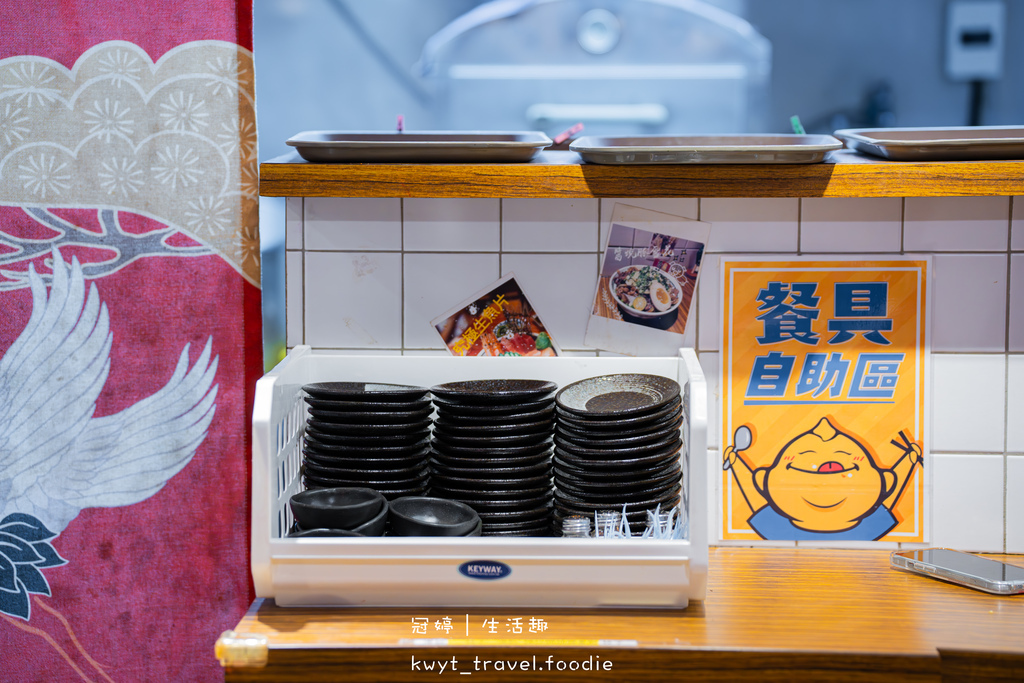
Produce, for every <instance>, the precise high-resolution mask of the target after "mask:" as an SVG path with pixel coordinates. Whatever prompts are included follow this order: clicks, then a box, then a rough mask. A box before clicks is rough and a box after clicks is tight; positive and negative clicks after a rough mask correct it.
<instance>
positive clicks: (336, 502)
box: [289, 487, 386, 529]
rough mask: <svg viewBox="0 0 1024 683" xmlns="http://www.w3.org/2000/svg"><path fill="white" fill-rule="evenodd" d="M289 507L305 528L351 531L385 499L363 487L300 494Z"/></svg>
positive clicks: (376, 510) (367, 519)
mask: <svg viewBox="0 0 1024 683" xmlns="http://www.w3.org/2000/svg"><path fill="white" fill-rule="evenodd" d="M289 504H290V506H291V509H292V514H293V515H295V519H296V520H297V521H298V523H299V525H300V526H301V527H302V528H304V529H354V528H355V527H357V526H359V525H360V524H363V523H364V522H367V521H369V520H371V519H373V517H374V516H375V515H376V514H377V513H379V512H380V510H381V508H382V507H386V504H385V502H384V496H382V495H381V494H379V493H378V492H377V491H374V490H373V489H369V488H364V487H339V488H333V489H316V490H313V491H300V492H299V493H296V494H295V495H294V496H292V497H291V500H290V501H289Z"/></svg>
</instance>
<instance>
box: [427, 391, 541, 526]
mask: <svg viewBox="0 0 1024 683" xmlns="http://www.w3.org/2000/svg"><path fill="white" fill-rule="evenodd" d="M557 388H558V387H557V386H556V385H555V383H554V382H548V381H545V380H475V381H466V382H449V383H447V384H439V385H437V386H434V387H431V389H430V391H431V393H432V394H433V401H434V406H435V407H436V408H437V416H436V418H435V421H434V431H433V437H432V439H431V449H432V455H431V477H430V486H431V495H433V496H437V497H440V498H448V499H452V500H458V501H460V502H463V503H466V504H467V505H469V506H470V507H472V508H473V509H474V510H476V511H477V513H478V514H479V515H480V519H481V520H482V523H483V529H482V531H483V535H484V536H547V535H550V527H551V513H552V501H553V489H552V484H551V453H552V445H553V441H552V435H553V433H554V426H555V407H554V401H555V399H554V393H555V390H556V389H557Z"/></svg>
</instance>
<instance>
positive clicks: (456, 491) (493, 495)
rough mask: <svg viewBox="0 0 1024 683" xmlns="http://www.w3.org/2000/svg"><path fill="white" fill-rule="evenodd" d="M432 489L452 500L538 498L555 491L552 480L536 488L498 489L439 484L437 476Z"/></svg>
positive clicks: (432, 483)
mask: <svg viewBox="0 0 1024 683" xmlns="http://www.w3.org/2000/svg"><path fill="white" fill-rule="evenodd" d="M430 490H431V491H434V492H435V495H436V496H437V497H438V498H451V499H452V500H484V499H486V500H526V499H528V498H538V497H540V496H544V495H548V494H549V493H552V492H553V489H552V485H551V482H550V480H549V481H548V482H547V484H546V485H545V486H538V487H535V488H516V489H508V490H507V491H502V490H496V489H491V488H486V487H480V488H450V487H448V486H444V485H439V484H438V483H437V477H432V478H431V479H430Z"/></svg>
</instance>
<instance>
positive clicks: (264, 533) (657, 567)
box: [252, 346, 708, 607]
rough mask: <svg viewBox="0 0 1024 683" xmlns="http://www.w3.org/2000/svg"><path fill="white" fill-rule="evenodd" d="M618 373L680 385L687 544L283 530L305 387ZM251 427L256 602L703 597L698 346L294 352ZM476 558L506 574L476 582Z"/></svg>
mask: <svg viewBox="0 0 1024 683" xmlns="http://www.w3.org/2000/svg"><path fill="white" fill-rule="evenodd" d="M611 373H647V374H653V375H662V376H665V377H669V378H671V379H674V380H676V381H677V382H679V384H680V386H681V387H682V392H683V414H684V421H683V425H682V427H681V428H680V430H681V436H682V438H683V440H684V447H683V449H682V452H681V454H680V460H681V464H682V477H683V507H684V510H685V512H686V513H687V515H688V534H687V535H686V536H684V538H682V539H678V540H677V539H641V538H628V539H627V538H571V539H563V538H514V537H475V538H444V537H411V536H410V537H383V538H287V537H286V536H287V532H288V529H289V528H290V527H291V524H292V521H293V520H292V517H291V511H290V509H289V508H288V500H289V498H290V497H291V496H292V495H293V494H294V493H296V492H298V491H299V490H301V481H300V475H299V468H300V464H301V461H302V454H301V449H302V434H303V431H304V429H305V424H306V410H307V409H306V404H305V401H303V400H302V386H303V385H304V384H308V383H310V382H321V381H335V380H345V381H374V382H395V383H401V384H413V385H418V386H433V385H436V384H439V383H443V382H452V381H460V380H470V379H516V378H520V379H528V378H534V377H537V376H538V375H541V374H542V375H543V376H544V378H545V379H550V380H552V381H554V382H556V383H557V384H558V385H559V386H565V385H567V384H569V383H571V382H575V381H578V380H581V379H585V378H588V377H595V376H599V375H604V374H611ZM252 424H253V453H252V457H253V461H252V486H253V488H252V494H253V495H252V501H253V502H252V573H253V581H254V584H255V588H256V595H257V596H258V597H262V598H274V599H275V601H276V602H277V604H278V605H284V606H292V605H372V606H413V605H417V606H428V605H445V606H470V605H487V606H507V607H511V606H516V607H524V606H547V607H600V606H634V607H685V606H686V605H687V604H688V602H689V601H690V600H703V599H704V595H705V586H706V580H707V559H708V541H707V532H708V522H707V509H708V502H707V462H708V453H707V388H706V383H705V380H704V375H703V372H702V371H701V368H700V364H699V363H698V361H697V356H696V354H695V353H694V352H693V350H692V349H680V352H679V355H678V357H671V358H627V357H623V358H612V357H600V358H593V357H576V356H559V357H555V358H542V359H537V358H516V357H498V358H461V357H454V356H451V357H449V356H444V357H439V356H400V357H395V356H379V357H376V356H345V355H340V354H336V353H323V352H314V351H313V350H312V349H311V348H310V347H308V346H298V347H295V348H294V349H292V351H291V352H289V354H288V356H287V357H286V358H285V360H283V361H282V362H281V363H280V364H279V365H278V366H277V367H276V368H274V369H273V370H272V371H271V372H269V373H267V374H266V375H265V376H264V377H263V378H261V379H260V380H259V382H258V383H257V385H256V397H255V406H254V410H253V423H252ZM472 566H487V567H492V568H493V567H498V568H500V567H504V568H505V569H507V570H509V571H508V572H507V574H506V575H504V576H503V577H502V578H500V579H493V580H481V579H479V578H473V577H471V576H469V575H470V574H472V571H470V569H471V567H472ZM460 569H461V570H464V572H465V573H462V572H461V571H460Z"/></svg>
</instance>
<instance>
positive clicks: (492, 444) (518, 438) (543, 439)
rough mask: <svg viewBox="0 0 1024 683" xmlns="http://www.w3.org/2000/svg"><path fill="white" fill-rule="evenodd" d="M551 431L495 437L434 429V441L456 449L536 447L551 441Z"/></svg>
mask: <svg viewBox="0 0 1024 683" xmlns="http://www.w3.org/2000/svg"><path fill="white" fill-rule="evenodd" d="M552 431H553V430H550V429H545V430H542V431H539V432H531V433H529V434H499V435H497V436H458V435H454V434H451V433H449V432H446V431H444V430H441V429H436V428H435V429H434V432H433V436H434V441H436V442H439V443H440V444H441V445H442V446H455V447H457V448H490V449H493V448H510V447H513V446H537V445H540V444H542V443H547V442H548V441H550V440H551V434H552Z"/></svg>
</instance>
